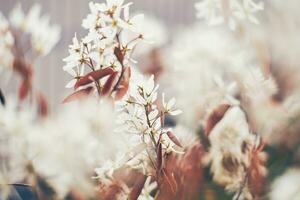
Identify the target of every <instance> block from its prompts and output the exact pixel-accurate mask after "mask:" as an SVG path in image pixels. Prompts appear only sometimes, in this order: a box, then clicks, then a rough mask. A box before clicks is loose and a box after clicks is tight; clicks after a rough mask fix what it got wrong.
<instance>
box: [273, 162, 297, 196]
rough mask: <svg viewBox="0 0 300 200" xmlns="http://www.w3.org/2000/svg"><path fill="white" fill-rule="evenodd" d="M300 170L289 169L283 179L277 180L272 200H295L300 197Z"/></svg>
mask: <svg viewBox="0 0 300 200" xmlns="http://www.w3.org/2000/svg"><path fill="white" fill-rule="evenodd" d="M299 179H300V169H299V168H291V169H288V170H287V171H286V172H285V173H284V174H283V175H282V176H281V177H279V178H277V179H275V181H274V182H273V184H272V189H271V193H270V199H271V200H281V199H294V200H298V199H299V196H300V188H299V184H298V182H299Z"/></svg>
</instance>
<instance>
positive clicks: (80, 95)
mask: <svg viewBox="0 0 300 200" xmlns="http://www.w3.org/2000/svg"><path fill="white" fill-rule="evenodd" d="M93 89H94V88H93V87H87V88H84V89H82V90H78V91H76V92H74V93H72V94H71V95H69V96H67V97H66V98H65V99H64V100H63V103H68V102H71V101H74V100H77V99H81V98H83V97H86V96H88V95H89V94H91V93H92V92H93Z"/></svg>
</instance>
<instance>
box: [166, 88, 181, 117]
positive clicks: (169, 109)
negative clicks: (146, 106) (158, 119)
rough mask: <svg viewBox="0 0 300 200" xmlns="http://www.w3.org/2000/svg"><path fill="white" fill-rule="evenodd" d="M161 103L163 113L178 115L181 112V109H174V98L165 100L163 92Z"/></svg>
mask: <svg viewBox="0 0 300 200" xmlns="http://www.w3.org/2000/svg"><path fill="white" fill-rule="evenodd" d="M162 103H163V108H164V111H165V113H167V114H170V115H174V116H175V115H179V114H181V113H182V111H181V110H178V109H175V108H174V106H175V103H176V99H175V98H174V97H173V98H172V99H170V100H169V101H168V102H165V93H163V94H162Z"/></svg>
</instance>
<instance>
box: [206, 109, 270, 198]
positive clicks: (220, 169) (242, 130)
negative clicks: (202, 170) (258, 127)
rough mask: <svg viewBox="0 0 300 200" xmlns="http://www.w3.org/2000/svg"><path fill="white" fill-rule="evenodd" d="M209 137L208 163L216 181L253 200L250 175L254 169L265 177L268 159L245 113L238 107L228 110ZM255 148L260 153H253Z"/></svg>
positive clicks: (258, 174) (229, 189)
mask: <svg viewBox="0 0 300 200" xmlns="http://www.w3.org/2000/svg"><path fill="white" fill-rule="evenodd" d="M208 134H209V136H208V137H209V141H210V145H211V146H210V149H209V154H208V160H210V162H211V172H212V174H213V179H214V181H216V182H217V183H219V184H221V185H223V186H225V188H226V189H227V190H228V191H231V192H236V193H237V194H238V193H239V191H241V194H243V196H245V197H247V196H248V197H247V198H250V197H251V196H252V195H253V194H252V193H251V188H252V186H251V183H250V182H248V181H249V180H251V179H250V178H249V176H251V177H252V174H250V173H251V170H256V171H255V173H256V175H255V176H256V177H257V176H262V177H264V176H265V175H266V169H265V168H264V166H263V161H264V160H265V156H263V155H262V154H261V152H260V151H261V150H259V148H260V147H259V146H258V145H260V142H257V141H260V140H257V138H258V136H255V135H254V134H252V133H251V132H250V130H249V126H248V123H247V121H246V117H245V114H244V113H243V111H242V110H241V109H240V108H239V107H237V106H234V107H232V108H229V109H228V110H227V111H226V112H225V114H224V116H223V117H222V118H221V120H220V121H219V122H218V123H217V124H216V125H215V126H214V128H213V129H212V131H211V132H210V133H208ZM256 149H258V151H257V153H258V154H256V153H254V152H256ZM253 156H255V159H254V157H253ZM256 160H257V161H256ZM254 161H255V162H254ZM254 163H255V165H253V164H254ZM252 168H255V169H252ZM247 174H248V175H247ZM249 174H250V175H249ZM254 184H255V183H254ZM257 184H258V183H257ZM241 194H239V195H241ZM250 199H251V198H250Z"/></svg>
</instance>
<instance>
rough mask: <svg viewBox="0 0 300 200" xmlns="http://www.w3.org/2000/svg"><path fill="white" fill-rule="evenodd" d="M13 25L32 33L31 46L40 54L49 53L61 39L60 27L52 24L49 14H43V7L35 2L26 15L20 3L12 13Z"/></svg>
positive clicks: (11, 20)
mask: <svg viewBox="0 0 300 200" xmlns="http://www.w3.org/2000/svg"><path fill="white" fill-rule="evenodd" d="M9 19H10V22H11V24H12V26H13V27H15V28H16V29H19V30H21V31H23V32H25V33H28V34H30V35H31V40H30V42H31V46H32V48H33V50H35V51H36V53H37V54H38V55H42V56H44V55H47V54H48V53H49V52H50V51H51V50H52V49H53V47H54V46H55V45H56V44H57V42H58V41H59V39H60V27H59V26H57V25H53V24H52V25H51V24H50V17H49V16H48V15H41V7H40V5H38V4H35V5H34V6H32V7H31V9H30V10H29V12H28V14H27V15H25V14H24V13H23V10H22V8H21V5H20V4H17V5H16V6H15V8H14V9H13V10H12V11H11V13H10V18H9Z"/></svg>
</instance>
